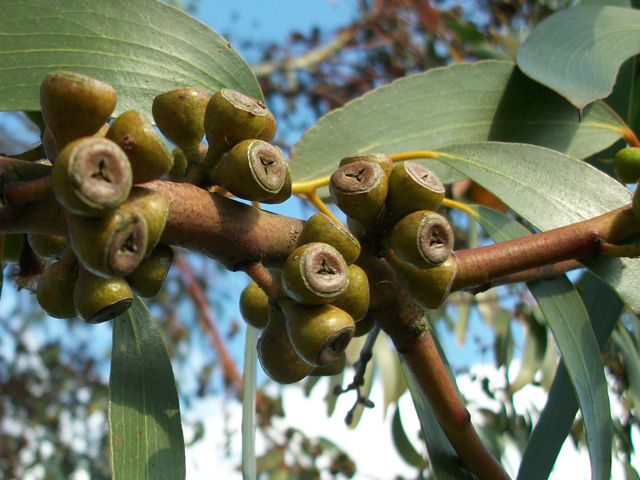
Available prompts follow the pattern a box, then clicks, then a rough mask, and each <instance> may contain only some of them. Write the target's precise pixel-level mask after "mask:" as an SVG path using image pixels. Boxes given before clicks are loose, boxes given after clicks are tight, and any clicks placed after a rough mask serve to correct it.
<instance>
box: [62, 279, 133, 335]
mask: <svg viewBox="0 0 640 480" xmlns="http://www.w3.org/2000/svg"><path fill="white" fill-rule="evenodd" d="M132 302H133V292H132V291H131V288H130V287H129V284H128V283H127V281H126V280H125V279H123V278H104V277H99V276H97V275H93V274H92V273H90V272H88V271H87V270H85V269H84V268H80V271H79V273H78V279H77V281H76V284H75V288H74V289H73V303H74V305H75V309H76V312H77V314H78V316H79V317H80V318H82V319H83V320H84V321H85V322H87V323H102V322H106V321H107V320H111V319H112V318H115V317H117V316H118V315H121V314H123V313H124V312H126V311H127V310H128V309H129V307H130V306H131V303H132Z"/></svg>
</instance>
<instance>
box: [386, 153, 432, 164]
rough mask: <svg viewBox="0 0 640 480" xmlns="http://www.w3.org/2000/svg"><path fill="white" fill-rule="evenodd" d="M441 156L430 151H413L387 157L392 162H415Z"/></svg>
mask: <svg viewBox="0 0 640 480" xmlns="http://www.w3.org/2000/svg"><path fill="white" fill-rule="evenodd" d="M441 155H442V154H441V153H440V152H434V151H431V150H414V151H411V152H400V153H393V154H391V155H389V158H391V160H393V161H394V162H403V161H405V160H416V159H419V158H438V157H439V156H441Z"/></svg>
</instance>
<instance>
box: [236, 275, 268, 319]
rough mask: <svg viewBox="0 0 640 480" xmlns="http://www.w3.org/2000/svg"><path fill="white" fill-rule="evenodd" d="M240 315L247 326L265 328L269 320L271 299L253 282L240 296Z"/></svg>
mask: <svg viewBox="0 0 640 480" xmlns="http://www.w3.org/2000/svg"><path fill="white" fill-rule="evenodd" d="M240 314H241V315H242V318H243V320H244V321H245V322H247V324H249V325H251V326H253V327H256V328H264V327H266V325H267V322H268V320H269V298H268V297H267V294H266V293H264V290H262V289H261V288H260V287H259V286H258V284H257V283H255V282H251V283H249V285H247V286H246V287H245V288H244V290H242V294H241V295H240Z"/></svg>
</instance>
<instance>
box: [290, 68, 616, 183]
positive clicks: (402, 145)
mask: <svg viewBox="0 0 640 480" xmlns="http://www.w3.org/2000/svg"><path fill="white" fill-rule="evenodd" d="M623 126H624V124H623V123H622V122H621V120H620V119H619V118H618V117H617V115H616V114H615V113H614V112H613V111H612V110H611V109H610V108H609V107H607V106H606V105H605V104H604V103H597V104H595V105H593V106H592V107H591V108H590V109H588V111H585V112H584V114H583V117H582V121H580V119H579V117H578V115H577V112H576V111H575V109H574V108H573V107H572V106H571V105H570V104H569V103H567V102H566V101H565V100H564V99H563V98H562V97H560V96H559V95H557V94H555V93H553V92H552V91H550V90H549V89H547V88H544V87H543V86H541V85H539V84H537V83H536V82H533V81H531V80H530V79H528V78H527V77H526V76H525V75H523V74H522V73H521V72H520V71H519V70H518V69H517V68H515V66H514V65H513V64H512V63H509V62H498V61H485V62H480V63H477V64H473V65H469V64H463V65H452V66H449V67H445V68H438V69H433V70H429V71H427V72H425V73H421V74H417V75H412V76H409V77H406V78H403V79H400V80H397V81H395V82H393V83H391V84H390V85H387V86H383V87H380V88H378V89H376V90H374V91H372V92H370V93H368V94H366V95H364V96H363V97H361V98H358V99H356V100H354V101H352V102H349V103H348V104H347V105H346V106H345V107H344V108H341V109H338V110H336V111H334V112H331V113H329V114H328V115H326V116H325V117H323V118H321V119H320V121H319V122H318V123H317V124H316V126H314V127H312V128H310V129H309V130H307V131H306V132H305V133H304V135H303V136H302V138H301V139H300V141H299V142H298V143H297V144H296V145H295V147H294V149H293V154H292V157H293V161H292V162H291V164H290V167H291V175H292V178H293V179H294V181H296V182H301V181H306V180H312V179H317V178H320V177H323V176H327V175H331V173H332V172H333V170H334V169H335V167H336V165H337V164H338V162H339V161H340V159H341V158H342V157H344V156H347V155H354V154H361V153H366V152H380V153H396V152H402V151H408V150H425V149H429V150H435V149H440V148H443V147H446V146H448V145H453V144H459V143H470V142H479V141H485V140H500V141H507V142H522V143H532V144H536V145H542V146H546V147H549V148H553V149H555V150H559V151H562V152H566V153H568V154H570V155H572V156H574V157H578V158H585V157H588V156H589V155H591V154H593V153H596V152H599V151H600V150H602V149H604V148H606V147H607V146H609V145H611V144H612V143H613V142H615V141H616V140H617V139H619V138H620V133H619V130H616V129H620V128H621V127H623ZM425 163H426V164H428V165H429V166H430V167H431V168H433V169H434V170H436V173H438V175H440V177H441V178H442V179H443V180H450V179H451V178H459V175H454V174H452V172H451V171H450V170H449V169H447V168H446V167H443V165H442V164H439V163H438V161H433V160H432V161H429V162H425Z"/></svg>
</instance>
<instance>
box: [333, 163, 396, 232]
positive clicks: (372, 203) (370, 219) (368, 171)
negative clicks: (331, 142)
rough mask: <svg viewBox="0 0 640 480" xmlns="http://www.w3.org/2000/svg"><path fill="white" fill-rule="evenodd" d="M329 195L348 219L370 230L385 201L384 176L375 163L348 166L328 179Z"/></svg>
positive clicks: (385, 184) (385, 186)
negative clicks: (352, 219)
mask: <svg viewBox="0 0 640 480" xmlns="http://www.w3.org/2000/svg"><path fill="white" fill-rule="evenodd" d="M329 191H330V192H331V196H332V197H333V199H334V201H335V202H336V205H338V207H339V208H340V210H342V211H343V212H344V213H346V214H347V215H348V216H349V217H351V218H354V219H355V220H357V221H358V222H360V223H361V224H362V226H363V227H364V229H365V230H369V229H371V228H372V227H373V226H374V225H375V223H376V221H377V219H378V216H379V214H380V211H381V210H382V207H383V206H384V204H385V200H386V198H387V176H386V175H385V173H384V170H383V169H382V167H381V166H380V165H379V164H378V163H372V162H364V161H359V162H353V163H347V164H345V165H343V166H342V167H340V168H339V169H338V170H336V171H335V172H334V173H333V175H331V180H330V183H329Z"/></svg>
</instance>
